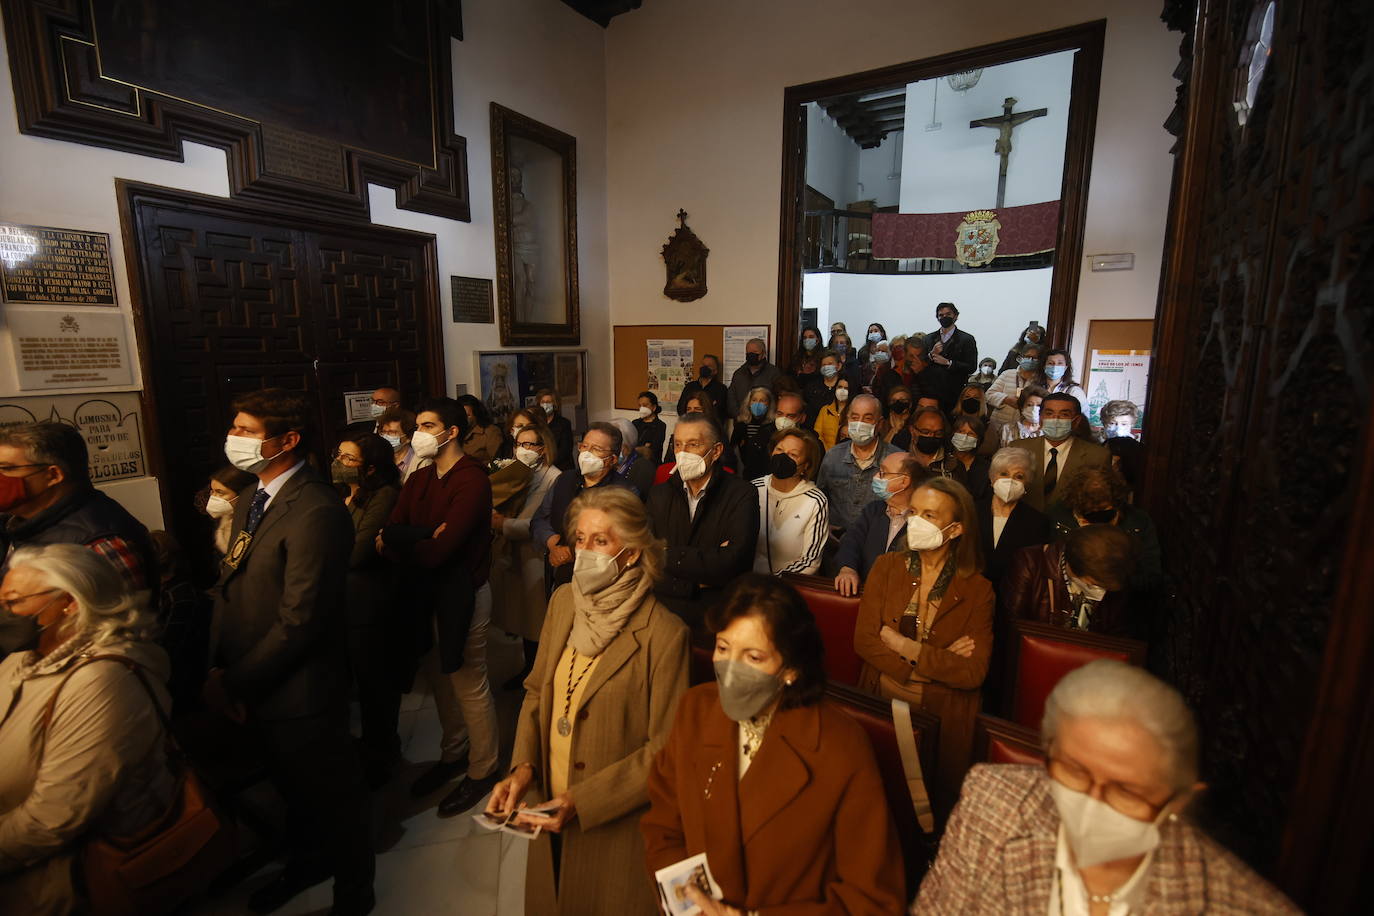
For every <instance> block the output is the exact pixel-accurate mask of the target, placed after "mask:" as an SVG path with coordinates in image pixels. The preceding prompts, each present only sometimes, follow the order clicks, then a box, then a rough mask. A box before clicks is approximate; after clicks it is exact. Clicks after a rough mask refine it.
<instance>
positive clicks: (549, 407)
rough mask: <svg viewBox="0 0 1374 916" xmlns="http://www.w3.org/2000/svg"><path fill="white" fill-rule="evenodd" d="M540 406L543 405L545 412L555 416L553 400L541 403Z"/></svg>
mask: <svg viewBox="0 0 1374 916" xmlns="http://www.w3.org/2000/svg"><path fill="white" fill-rule="evenodd" d="M539 406H540V407H542V408H544V413H546V414H548V415H549V416H553V402H552V401H548V402H546V403H543V404H540V405H539Z"/></svg>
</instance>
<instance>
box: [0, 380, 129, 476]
mask: <svg viewBox="0 0 1374 916" xmlns="http://www.w3.org/2000/svg"><path fill="white" fill-rule="evenodd" d="M138 415H139V401H138V393H137V392H134V391H120V392H105V393H101V394H96V395H87V394H59V395H48V396H39V397H10V398H0V429H6V428H8V427H11V426H18V425H21V424H25V423H41V422H55V423H66V424H67V425H68V426H72V427H75V428H76V430H77V431H78V432H79V433H81V436H82V438H84V439H85V440H86V448H87V449H88V450H89V452H90V471H91V481H92V482H94V483H109V482H110V481H112V480H124V479H126V478H129V477H145V476H147V474H148V470H147V465H146V462H145V460H144V453H143V432H142V430H141V429H140V427H139V422H138Z"/></svg>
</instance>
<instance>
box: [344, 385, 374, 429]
mask: <svg viewBox="0 0 1374 916" xmlns="http://www.w3.org/2000/svg"><path fill="white" fill-rule="evenodd" d="M343 399H344V422H346V423H361V422H362V421H363V420H371V419H372V389H371V388H369V389H367V390H366V391H345V392H344V393H343Z"/></svg>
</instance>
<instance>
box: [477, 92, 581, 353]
mask: <svg viewBox="0 0 1374 916" xmlns="http://www.w3.org/2000/svg"><path fill="white" fill-rule="evenodd" d="M491 184H492V200H493V203H494V208H495V219H496V293H497V301H498V305H499V311H500V319H501V345H502V346H503V347H518V346H531V345H532V346H558V345H560V344H561V345H565V346H566V345H568V344H578V343H581V342H582V336H581V326H580V319H579V313H578V305H577V141H576V139H574V138H573V137H570V136H568V135H567V134H565V133H563V132H562V131H558V130H555V129H554V128H552V127H549V126H548V125H546V124H540V123H539V122H538V121H535V120H534V119H532V118H527V117H525V116H524V115H522V114H519V113H517V112H514V111H511V110H510V109H509V108H503V107H502V106H500V105H498V104H496V103H495V102H492V103H491Z"/></svg>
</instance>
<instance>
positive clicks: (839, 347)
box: [835, 343, 849, 356]
mask: <svg viewBox="0 0 1374 916" xmlns="http://www.w3.org/2000/svg"><path fill="white" fill-rule="evenodd" d="M848 349H849V344H844V343H837V344H835V352H836V353H838V354H840V355H841V356H844V354H845V352H846V351H847V350H848Z"/></svg>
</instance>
